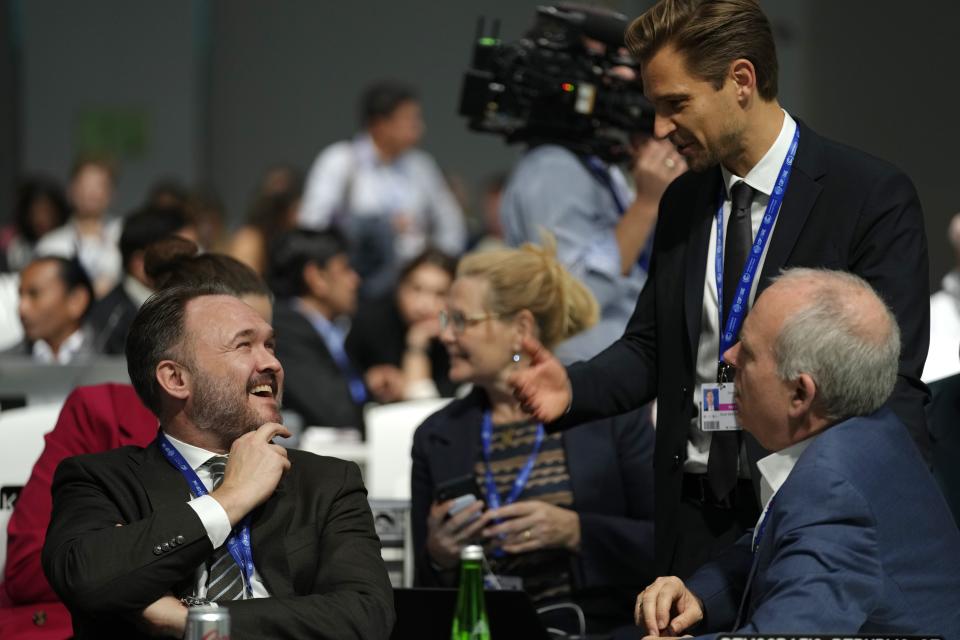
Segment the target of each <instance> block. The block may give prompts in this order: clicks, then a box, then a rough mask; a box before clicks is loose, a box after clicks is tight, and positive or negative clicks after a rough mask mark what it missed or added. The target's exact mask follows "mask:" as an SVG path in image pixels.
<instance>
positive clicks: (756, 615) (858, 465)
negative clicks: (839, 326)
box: [687, 409, 960, 640]
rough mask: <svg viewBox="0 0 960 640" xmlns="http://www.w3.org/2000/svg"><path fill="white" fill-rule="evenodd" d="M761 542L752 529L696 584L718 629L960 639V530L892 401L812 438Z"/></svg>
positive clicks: (704, 570)
mask: <svg viewBox="0 0 960 640" xmlns="http://www.w3.org/2000/svg"><path fill="white" fill-rule="evenodd" d="M758 543H759V547H758V549H757V553H756V554H755V555H753V554H751V552H750V544H751V539H750V534H747V535H746V536H744V537H743V539H741V540H740V541H739V542H738V543H737V546H736V547H735V548H734V549H732V550H731V551H730V552H729V553H727V554H725V555H724V556H722V557H721V558H720V559H718V561H717V562H714V563H708V564H707V565H704V566H703V567H702V568H701V569H700V570H699V571H698V572H697V573H696V574H694V576H693V577H691V578H690V580H688V581H687V586H688V587H689V588H690V589H691V590H692V591H693V592H694V593H696V594H697V595H698V596H700V598H701V599H702V600H703V603H704V607H705V609H706V620H707V624H708V625H709V628H710V630H711V631H730V630H734V629H735V630H736V632H737V634H744V633H748V634H749V633H759V634H763V633H773V632H776V633H778V634H782V633H801V632H802V633H826V632H829V633H832V634H853V633H859V634H868V635H873V634H880V633H888V634H896V635H903V634H918V635H942V636H943V637H944V638H947V639H949V640H960V607H958V606H957V604H958V599H960V531H958V530H957V527H956V525H955V524H954V521H953V518H952V517H951V515H950V511H949V509H948V508H947V505H946V503H945V502H944V500H943V496H942V495H941V494H940V491H939V489H938V488H937V485H936V482H935V481H934V480H933V478H932V477H931V475H930V472H929V470H928V469H927V467H926V465H925V464H924V462H923V460H922V459H921V458H920V455H919V454H918V453H917V451H916V450H915V448H914V447H913V446H912V445H911V444H910V438H909V436H908V435H907V433H906V430H905V429H904V428H903V424H902V423H901V422H900V421H899V420H898V419H897V417H896V416H895V415H894V414H893V412H891V411H890V410H888V409H881V410H880V411H879V412H877V413H875V414H873V415H871V416H866V417H861V418H853V419H851V420H847V421H845V422H842V423H840V424H838V425H836V426H834V427H831V428H829V429H827V430H826V431H824V432H823V433H822V434H821V435H820V436H818V437H817V439H816V440H814V441H813V442H812V443H811V444H810V446H809V447H808V448H807V450H806V451H804V452H803V454H802V455H801V456H800V459H799V460H798V461H797V464H796V466H795V467H794V468H793V471H792V472H791V473H790V475H789V476H788V477H787V480H786V482H784V484H783V486H782V487H781V488H780V490H779V491H778V492H777V494H776V496H775V497H774V499H773V502H772V503H771V506H770V509H769V511H768V513H767V515H766V523H765V526H764V530H763V535H762V536H761V537H760V539H759V541H758ZM744 593H747V594H748V596H747V601H746V603H745V604H744V609H743V613H742V615H741V618H740V620H739V621H736V620H735V618H736V615H737V610H738V608H739V606H740V602H741V600H742V598H743V594H744Z"/></svg>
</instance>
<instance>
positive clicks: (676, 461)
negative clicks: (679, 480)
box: [671, 456, 680, 469]
mask: <svg viewBox="0 0 960 640" xmlns="http://www.w3.org/2000/svg"><path fill="white" fill-rule="evenodd" d="M671 462H673V468H674V469H679V468H680V456H673V460H672V461H671Z"/></svg>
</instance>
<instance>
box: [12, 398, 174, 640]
mask: <svg viewBox="0 0 960 640" xmlns="http://www.w3.org/2000/svg"><path fill="white" fill-rule="evenodd" d="M158 426H159V424H158V421H157V417H156V416H155V415H153V414H152V413H151V412H150V411H149V410H148V409H147V408H146V407H144V406H143V404H142V403H141V402H140V399H139V398H138V397H137V394H136V392H135V391H134V390H133V387H131V386H130V385H126V384H98V385H93V386H89V387H78V388H76V389H74V390H73V392H72V393H71V394H70V395H69V396H68V397H67V400H66V402H65V403H64V405H63V409H62V410H61V412H60V417H59V419H58V420H57V424H56V426H55V427H54V428H53V431H51V432H50V433H48V434H47V435H46V436H45V440H46V445H45V446H44V449H43V453H41V454H40V458H39V460H37V463H36V464H35V465H34V467H33V472H32V473H31V474H30V479H29V480H28V481H27V484H26V485H25V486H24V487H23V491H22V492H21V493H20V497H19V498H18V499H17V504H16V508H15V509H14V511H13V515H12V516H11V518H10V524H9V526H8V528H7V563H6V567H5V569H4V583H3V585H2V586H3V589H2V590H0V591H2V592H0V598H2V600H3V602H2V606H0V629H3V637H4V638H10V639H12V638H33V639H36V640H40V639H41V638H51V639H52V638H67V637H70V636H71V635H73V631H72V625H71V622H70V615H69V613H68V612H67V610H66V607H64V605H63V604H62V603H60V602H59V601H58V600H59V598H57V594H56V593H54V591H53V589H51V587H50V585H49V583H48V582H47V578H46V576H44V574H43V569H42V568H41V566H40V551H41V550H42V549H43V540H44V535H45V534H46V531H47V526H48V525H49V524H50V510H51V508H52V504H51V496H50V485H51V484H52V483H53V473H54V471H56V469H57V465H58V464H60V461H61V460H63V459H64V458H68V457H70V456H75V455H79V454H82V453H98V452H101V451H108V450H110V449H115V448H117V447H123V446H126V445H138V446H141V447H145V446H147V445H148V444H149V443H150V442H152V441H153V439H154V438H155V437H156V435H157V429H158ZM11 604H12V605H14V606H12V607H11V606H9V605H11ZM41 620H42V623H41V622H40V621H41Z"/></svg>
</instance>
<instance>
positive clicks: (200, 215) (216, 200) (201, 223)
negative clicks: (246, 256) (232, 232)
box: [186, 187, 229, 253]
mask: <svg viewBox="0 0 960 640" xmlns="http://www.w3.org/2000/svg"><path fill="white" fill-rule="evenodd" d="M186 210H187V214H188V215H189V216H190V219H191V220H193V224H194V226H195V227H196V229H197V237H198V238H199V243H200V246H201V247H203V248H204V249H206V250H207V251H215V252H217V253H227V251H228V249H229V246H228V238H227V223H226V212H225V210H224V206H223V202H222V201H221V200H220V197H219V196H217V194H216V193H215V192H214V191H213V190H212V189H209V188H206V187H200V188H197V189H194V190H192V191H191V192H190V193H189V194H188V195H187V204H186Z"/></svg>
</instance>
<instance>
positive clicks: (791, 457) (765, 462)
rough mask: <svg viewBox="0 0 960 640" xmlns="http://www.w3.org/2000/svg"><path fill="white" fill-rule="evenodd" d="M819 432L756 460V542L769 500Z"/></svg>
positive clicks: (754, 534) (754, 530) (754, 539)
mask: <svg viewBox="0 0 960 640" xmlns="http://www.w3.org/2000/svg"><path fill="white" fill-rule="evenodd" d="M818 435H819V434H817V435H815V436H812V437H810V438H807V439H806V440H801V441H800V442H797V443H795V444H792V445H790V446H789V447H787V448H786V449H781V450H780V451H775V452H774V453H771V454H770V455H768V456H766V457H765V458H761V459H760V460H758V461H757V469H758V470H759V471H760V502H761V503H762V504H763V512H762V513H761V514H760V518H759V519H758V520H757V526H756V527H754V529H753V542H754V544H756V542H757V532H758V531H759V530H760V523H761V522H763V519H764V518H766V517H767V510H768V509H769V508H770V502H771V501H772V500H773V496H775V495H777V491H779V490H780V487H782V486H783V483H784V482H786V481H787V478H788V477H790V472H791V471H793V468H794V467H795V466H796V464H797V460H799V459H800V456H802V455H803V452H804V451H806V450H807V447H809V446H810V445H811V444H812V443H813V441H814V440H816V439H817V436H818Z"/></svg>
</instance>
